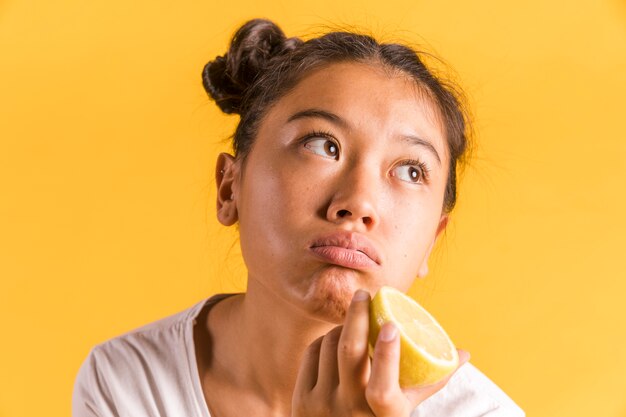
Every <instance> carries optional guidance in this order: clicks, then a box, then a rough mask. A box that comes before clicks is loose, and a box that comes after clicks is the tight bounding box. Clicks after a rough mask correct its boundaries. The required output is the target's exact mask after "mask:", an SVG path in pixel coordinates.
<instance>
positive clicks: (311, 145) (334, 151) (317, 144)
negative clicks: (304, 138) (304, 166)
mask: <svg viewBox="0 0 626 417" xmlns="http://www.w3.org/2000/svg"><path fill="white" fill-rule="evenodd" d="M304 147H305V148H307V149H309V150H310V151H311V152H313V153H316V154H318V155H321V156H324V157H326V158H333V159H337V157H338V156H339V147H338V146H337V144H336V143H335V142H333V141H332V140H330V139H326V138H317V139H312V140H309V141H308V142H306V143H305V144H304Z"/></svg>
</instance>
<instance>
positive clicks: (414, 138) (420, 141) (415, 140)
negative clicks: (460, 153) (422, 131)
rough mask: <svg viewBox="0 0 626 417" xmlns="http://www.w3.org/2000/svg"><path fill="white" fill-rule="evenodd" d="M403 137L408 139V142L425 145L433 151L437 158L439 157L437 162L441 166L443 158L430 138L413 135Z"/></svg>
mask: <svg viewBox="0 0 626 417" xmlns="http://www.w3.org/2000/svg"><path fill="white" fill-rule="evenodd" d="M402 139H404V140H406V141H407V142H411V143H413V144H414V145H418V146H423V147H425V148H426V149H428V150H429V151H430V153H432V154H433V155H434V156H435V158H437V162H438V163H439V166H441V158H439V154H438V153H437V150H436V149H435V147H434V146H433V144H432V143H430V142H429V141H428V140H426V139H422V138H420V137H417V136H412V135H408V136H402Z"/></svg>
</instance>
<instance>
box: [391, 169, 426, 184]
mask: <svg viewBox="0 0 626 417" xmlns="http://www.w3.org/2000/svg"><path fill="white" fill-rule="evenodd" d="M393 175H394V176H395V177H398V178H399V179H401V180H402V181H406V182H411V183H414V184H419V183H422V182H424V179H425V174H424V169H423V168H422V167H421V166H416V165H400V166H397V167H395V168H394V170H393Z"/></svg>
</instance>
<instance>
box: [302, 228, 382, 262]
mask: <svg viewBox="0 0 626 417" xmlns="http://www.w3.org/2000/svg"><path fill="white" fill-rule="evenodd" d="M309 249H310V250H311V251H312V252H313V253H314V254H315V255H317V257H319V258H322V259H324V260H326V261H327V262H330V263H333V264H336V265H339V266H344V267H347V268H354V269H369V268H374V267H377V266H379V265H380V262H381V261H380V255H379V253H378V250H377V249H376V247H375V246H374V244H373V243H372V242H371V241H370V240H369V239H368V238H366V237H365V236H363V235H361V234H359V233H356V232H347V231H337V232H333V233H329V234H326V235H323V236H320V237H318V238H316V239H314V240H313V242H312V243H311V244H310V245H309Z"/></svg>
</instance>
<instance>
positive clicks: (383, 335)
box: [378, 322, 398, 342]
mask: <svg viewBox="0 0 626 417" xmlns="http://www.w3.org/2000/svg"><path fill="white" fill-rule="evenodd" d="M397 334H398V329H396V326H395V325H394V324H393V323H391V322H387V323H385V324H383V327H382V328H381V329H380V334H379V335H378V338H379V339H380V340H382V341H383V342H391V341H392V340H393V339H395V338H396V335H397Z"/></svg>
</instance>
